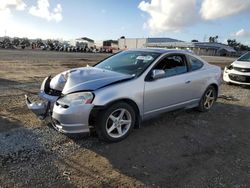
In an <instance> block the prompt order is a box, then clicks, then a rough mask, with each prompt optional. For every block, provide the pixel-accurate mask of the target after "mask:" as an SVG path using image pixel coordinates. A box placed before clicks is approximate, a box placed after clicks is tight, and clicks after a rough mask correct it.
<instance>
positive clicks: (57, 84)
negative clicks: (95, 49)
mask: <svg viewBox="0 0 250 188" xmlns="http://www.w3.org/2000/svg"><path fill="white" fill-rule="evenodd" d="M131 78H133V76H131V75H127V74H122V73H118V72H114V71H109V70H104V69H99V68H95V67H84V68H77V69H71V70H69V71H66V72H63V73H61V74H58V75H56V76H55V77H54V78H53V79H52V80H51V82H50V88H52V89H55V90H58V91H62V93H63V94H68V93H72V92H77V91H94V90H97V89H99V88H102V87H105V86H107V85H110V84H114V83H117V82H120V81H124V80H128V79H131Z"/></svg>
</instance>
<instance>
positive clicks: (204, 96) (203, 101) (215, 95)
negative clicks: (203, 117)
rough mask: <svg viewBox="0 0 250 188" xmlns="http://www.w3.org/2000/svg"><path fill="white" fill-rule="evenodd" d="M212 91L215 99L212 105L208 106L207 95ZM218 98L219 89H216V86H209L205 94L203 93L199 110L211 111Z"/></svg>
mask: <svg viewBox="0 0 250 188" xmlns="http://www.w3.org/2000/svg"><path fill="white" fill-rule="evenodd" d="M210 91H211V92H212V95H213V96H214V100H213V102H212V103H211V106H208V105H206V99H207V96H206V95H207V94H208V93H209V92H210ZM216 100H217V91H216V89H215V87H214V86H209V87H208V88H207V89H206V91H205V92H204V94H203V95H202V98H201V100H200V102H199V106H198V108H197V110H198V111H200V112H207V111H209V110H210V109H211V108H212V107H213V105H214V103H215V101H216Z"/></svg>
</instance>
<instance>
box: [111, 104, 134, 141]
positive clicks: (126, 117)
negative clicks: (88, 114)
mask: <svg viewBox="0 0 250 188" xmlns="http://www.w3.org/2000/svg"><path fill="white" fill-rule="evenodd" d="M131 124H132V116H131V114H130V112H129V111H128V110H126V109H125V108H120V109H117V110H115V111H113V112H112V113H111V114H110V115H109V117H108V119H107V121H106V131H107V134H108V135H109V136H110V137H113V138H120V137H122V136H123V135H125V134H126V133H127V132H128V130H129V128H130V127H131Z"/></svg>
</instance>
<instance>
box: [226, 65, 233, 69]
mask: <svg viewBox="0 0 250 188" xmlns="http://www.w3.org/2000/svg"><path fill="white" fill-rule="evenodd" d="M226 68H227V69H229V70H232V69H233V68H234V67H233V65H228V66H226Z"/></svg>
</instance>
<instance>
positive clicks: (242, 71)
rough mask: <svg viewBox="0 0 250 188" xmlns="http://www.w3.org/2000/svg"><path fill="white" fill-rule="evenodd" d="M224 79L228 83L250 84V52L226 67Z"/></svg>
mask: <svg viewBox="0 0 250 188" xmlns="http://www.w3.org/2000/svg"><path fill="white" fill-rule="evenodd" d="M223 80H224V81H225V82H227V83H234V84H241V85H250V52H247V53H245V54H244V55H242V56H241V57H240V58H239V59H237V60H236V61H234V62H233V63H232V64H231V65H229V66H226V67H225V69H224V74H223Z"/></svg>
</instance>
